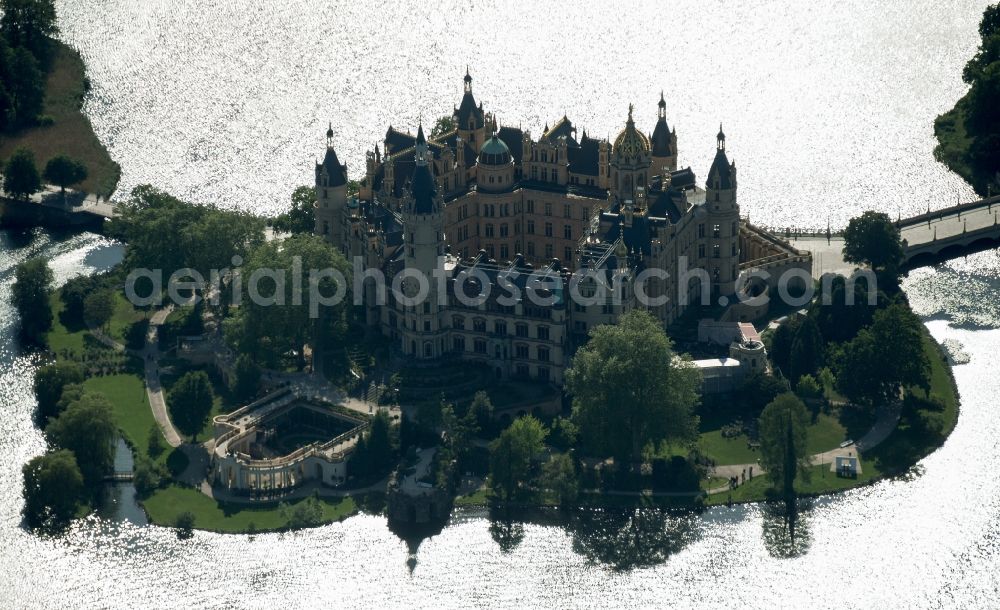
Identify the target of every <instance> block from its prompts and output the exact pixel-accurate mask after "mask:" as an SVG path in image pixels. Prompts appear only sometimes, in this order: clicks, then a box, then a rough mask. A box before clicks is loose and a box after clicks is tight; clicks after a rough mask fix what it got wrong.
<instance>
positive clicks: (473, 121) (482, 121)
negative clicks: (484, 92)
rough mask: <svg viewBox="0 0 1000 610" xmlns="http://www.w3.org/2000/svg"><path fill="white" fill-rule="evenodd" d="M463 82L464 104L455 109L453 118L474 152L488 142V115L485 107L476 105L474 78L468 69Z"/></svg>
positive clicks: (459, 132)
mask: <svg viewBox="0 0 1000 610" xmlns="http://www.w3.org/2000/svg"><path fill="white" fill-rule="evenodd" d="M462 80H463V82H464V92H463V93H462V103H461V104H459V106H458V108H456V109H455V112H454V115H453V116H454V119H455V125H456V126H457V128H458V135H459V136H461V138H462V139H463V140H464V141H466V142H467V143H468V144H469V146H471V147H472V150H473V151H477V150H479V148H480V147H481V146H482V145H483V143H484V142H485V141H486V114H485V113H484V112H483V105H482V104H479V105H476V98H475V97H473V96H472V77H471V76H470V75H469V69H468V68H466V69H465V78H463V79H462ZM473 154H475V153H473Z"/></svg>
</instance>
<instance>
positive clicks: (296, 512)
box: [279, 494, 323, 530]
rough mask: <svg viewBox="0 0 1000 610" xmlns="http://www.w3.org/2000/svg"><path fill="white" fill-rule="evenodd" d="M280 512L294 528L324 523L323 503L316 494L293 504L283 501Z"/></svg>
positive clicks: (289, 525) (290, 526)
mask: <svg viewBox="0 0 1000 610" xmlns="http://www.w3.org/2000/svg"><path fill="white" fill-rule="evenodd" d="M279 512H280V514H281V517H282V518H283V519H284V520H285V521H287V522H288V527H289V528H291V529H293V530H297V529H302V528H304V527H316V526H318V525H323V503H322V502H321V501H320V499H319V496H317V495H316V494H313V495H311V496H309V497H308V498H306V499H305V500H302V501H300V502H298V503H296V504H293V505H291V506H289V505H288V504H285V503H282V504H281V507H280V509H279Z"/></svg>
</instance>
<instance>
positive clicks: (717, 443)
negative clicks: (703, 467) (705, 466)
mask: <svg viewBox="0 0 1000 610" xmlns="http://www.w3.org/2000/svg"><path fill="white" fill-rule="evenodd" d="M698 449H700V450H701V452H702V453H703V454H704V455H706V456H708V457H710V458H712V459H713V460H715V463H716V464H718V465H720V466H721V465H723V464H750V463H753V462H756V461H757V460H758V459H759V458H760V452H759V451H754V450H752V449H750V448H749V447H748V446H747V436H746V435H745V434H741V435H739V436H736V437H731V438H725V437H723V436H722V431H721V430H711V431H709V432H702V433H701V437H700V438H699V439H698Z"/></svg>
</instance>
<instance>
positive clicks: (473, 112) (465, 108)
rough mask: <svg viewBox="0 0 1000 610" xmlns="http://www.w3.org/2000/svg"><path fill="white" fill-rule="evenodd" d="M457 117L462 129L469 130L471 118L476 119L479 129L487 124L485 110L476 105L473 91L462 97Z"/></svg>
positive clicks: (456, 113)
mask: <svg viewBox="0 0 1000 610" xmlns="http://www.w3.org/2000/svg"><path fill="white" fill-rule="evenodd" d="M455 117H456V118H457V119H458V126H459V127H460V128H462V129H468V126H469V117H473V118H474V119H475V121H476V127H477V128H479V127H482V126H483V125H485V124H486V120H485V117H484V115H483V108H482V106H477V105H476V98H474V97H472V92H471V91H466V92H465V95H463V96H462V103H461V105H460V106H459V107H458V110H457V111H456V112H455ZM473 154H475V153H473Z"/></svg>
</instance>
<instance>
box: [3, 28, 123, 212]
mask: <svg viewBox="0 0 1000 610" xmlns="http://www.w3.org/2000/svg"><path fill="white" fill-rule="evenodd" d="M52 45H53V49H54V58H53V61H52V70H51V71H50V72H49V74H48V76H47V77H46V81H45V106H44V110H43V116H44V117H45V119H44V121H43V123H42V124H41V125H38V126H35V127H31V128H28V129H23V130H20V131H18V132H16V133H13V134H4V135H3V136H0V159H6V158H8V157H9V156H10V155H11V154H12V153H13V152H14V151H15V150H17V149H19V148H27V149H28V150H31V151H32V152H33V153H34V154H35V163H36V165H37V166H38V167H39V168H43V167H45V164H46V163H47V162H48V160H49V159H51V158H53V157H55V156H57V155H67V156H69V157H71V158H73V159H76V160H77V161H79V162H80V163H82V164H83V165H84V166H85V167H86V168H87V174H88V176H87V179H86V180H84V181H83V182H82V183H80V185H79V189H80V190H83V191H86V192H88V193H94V194H96V195H100V196H101V197H102V198H105V199H106V198H107V197H109V196H110V195H111V194H112V193H114V191H115V188H116V187H117V186H118V180H119V178H120V177H121V167H119V166H118V164H117V163H115V162H114V161H113V160H112V159H111V155H110V154H109V153H108V149H107V148H106V147H105V146H104V144H102V143H101V141H100V140H99V139H98V138H97V135H96V134H95V133H94V129H93V127H92V126H91V124H90V119H88V118H87V116H86V115H85V114H84V113H83V99H84V97H85V96H86V94H87V92H88V91H89V89H90V82H89V80H88V79H87V73H86V72H87V71H86V66H85V65H84V62H83V58H82V57H81V56H80V53H78V52H77V51H76V50H75V49H73V48H71V47H69V46H68V45H66V44H64V43H62V42H60V41H53V42H52Z"/></svg>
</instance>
